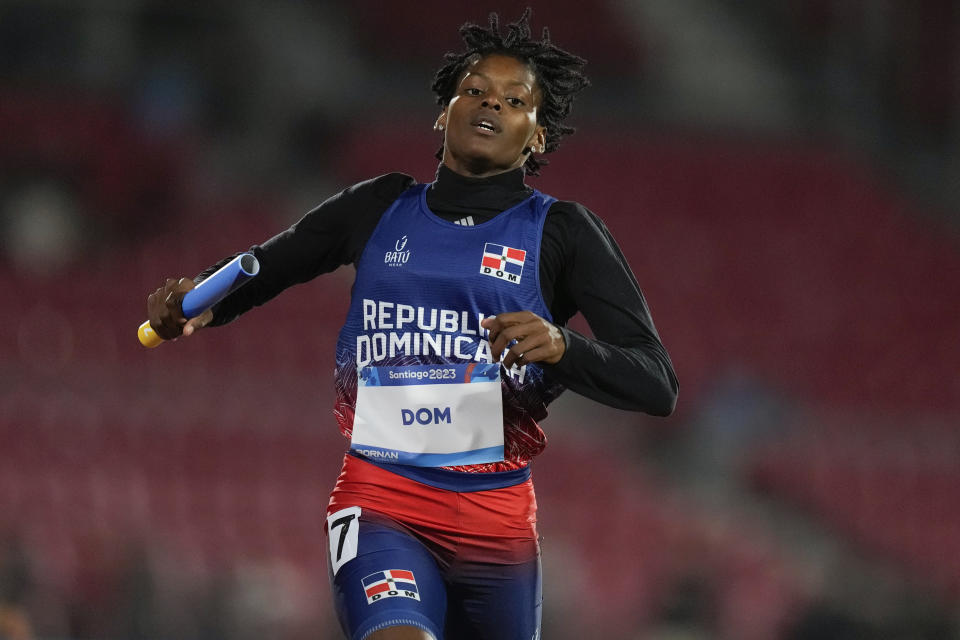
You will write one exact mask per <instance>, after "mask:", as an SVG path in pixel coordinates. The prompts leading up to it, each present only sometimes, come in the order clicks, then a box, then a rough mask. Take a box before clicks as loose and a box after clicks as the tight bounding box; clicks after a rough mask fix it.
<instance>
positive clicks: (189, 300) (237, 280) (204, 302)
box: [137, 253, 260, 349]
mask: <svg viewBox="0 0 960 640" xmlns="http://www.w3.org/2000/svg"><path fill="white" fill-rule="evenodd" d="M259 272H260V263H259V262H258V261H257V258H256V257H255V256H254V255H253V254H252V253H241V254H240V255H238V256H237V257H236V258H234V259H233V260H231V261H230V262H228V263H227V264H225V265H223V266H222V267H220V268H219V269H217V270H216V271H215V272H214V273H213V275H211V276H210V277H209V278H207V279H206V280H204V281H203V282H201V283H200V284H198V285H197V286H196V287H194V288H193V289H190V291H187V293H186V294H185V295H184V296H183V303H182V304H181V308H182V309H183V317H184V318H187V319H189V318H195V317H196V316H198V315H200V314H201V313H203V312H204V311H206V310H207V309H209V308H210V307H212V306H213V305H215V304H217V303H218V302H220V301H221V300H223V299H224V298H225V297H227V295H229V294H230V293H231V292H233V291H236V290H237V289H239V288H240V287H241V286H243V285H244V284H246V283H247V282H248V281H249V280H250V278H252V277H253V276H255V275H257V274H258V273H259ZM137 337H138V338H140V344H142V345H143V346H145V347H149V348H151V349H152V348H153V347H156V346H157V345H159V344H161V343H162V342H163V338H161V337H160V336H158V335H157V332H156V331H154V330H153V327H151V326H150V321H149V320H147V321H146V322H144V323H143V324H142V325H140V328H139V329H137Z"/></svg>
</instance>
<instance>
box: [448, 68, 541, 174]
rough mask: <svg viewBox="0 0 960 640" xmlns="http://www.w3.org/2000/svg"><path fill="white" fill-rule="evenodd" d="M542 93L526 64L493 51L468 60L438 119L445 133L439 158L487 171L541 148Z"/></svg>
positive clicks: (515, 163) (458, 167)
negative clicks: (539, 110) (470, 60)
mask: <svg viewBox="0 0 960 640" xmlns="http://www.w3.org/2000/svg"><path fill="white" fill-rule="evenodd" d="M542 97H543V94H542V92H541V91H540V88H539V86H537V79H536V76H534V74H533V71H532V70H531V69H530V66H529V65H527V64H526V63H524V62H521V61H520V60H517V59H516V58H512V57H510V56H505V55H498V54H492V55H488V56H486V57H483V58H479V59H478V60H476V61H475V62H473V63H471V64H470V65H468V66H467V70H466V71H465V72H464V74H463V77H462V78H461V79H460V84H459V85H457V88H456V91H455V92H454V94H453V98H452V99H451V100H450V103H449V104H448V105H447V106H446V108H444V110H443V112H442V113H441V114H440V117H439V118H438V119H437V124H438V125H439V126H442V127H443V129H444V131H445V132H446V133H445V138H444V144H443V164H445V165H446V166H447V167H449V168H450V169H452V170H453V171H456V172H457V173H460V174H462V175H466V176H473V177H483V176H490V175H494V174H497V173H502V172H504V171H509V170H511V169H516V168H517V167H519V166H521V165H523V163H524V162H526V160H527V157H528V155H529V152H527V153H525V152H524V150H525V149H533V150H534V151H537V152H538V153H542V152H543V146H544V144H545V143H546V129H545V128H544V127H542V126H540V125H538V124H537V112H538V109H539V108H540V102H541V100H542Z"/></svg>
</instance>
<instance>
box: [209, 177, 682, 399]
mask: <svg viewBox="0 0 960 640" xmlns="http://www.w3.org/2000/svg"><path fill="white" fill-rule="evenodd" d="M415 183H416V182H415V180H414V179H413V178H411V177H410V176H407V175H404V174H401V173H391V174H387V175H383V176H380V177H378V178H374V179H372V180H367V181H365V182H361V183H358V184H356V185H354V186H352V187H349V188H348V189H346V190H344V191H342V192H340V193H339V194H337V195H335V196H333V197H331V198H330V199H328V200H326V201H325V202H324V203H323V204H321V205H320V206H318V207H316V208H315V209H313V210H312V211H310V212H309V213H307V214H306V215H305V216H304V217H303V218H302V219H301V220H300V221H299V222H297V223H296V224H294V225H293V226H292V227H290V228H289V229H287V230H286V231H283V232H282V233H280V234H278V235H276V236H274V237H273V238H271V239H270V240H268V241H266V242H265V243H263V244H261V245H255V246H253V247H252V248H251V251H252V252H253V254H254V255H255V256H256V257H257V259H258V260H259V261H260V272H259V274H258V275H257V277H256V278H254V279H252V280H251V281H250V282H249V283H247V284H246V285H245V286H243V287H241V288H240V289H238V290H237V291H235V292H233V293H232V294H230V295H229V296H227V297H226V298H224V299H223V300H222V301H221V302H220V303H219V304H217V305H216V306H214V308H213V311H214V318H213V321H212V322H211V325H221V324H225V323H227V322H230V321H231V320H233V319H235V318H236V317H237V316H239V315H240V314H242V313H244V312H245V311H248V310H249V309H251V308H253V307H255V306H258V305H261V304H263V303H265V302H267V301H268V300H270V299H271V298H273V297H274V296H276V295H277V294H279V293H280V292H281V291H283V290H284V289H286V288H287V287H290V286H292V285H294V284H298V283H301V282H306V281H308V280H311V279H312V278H314V277H316V276H318V275H320V274H323V273H328V272H331V271H333V270H335V269H336V268H338V267H340V266H341V265H344V264H356V262H357V260H359V258H360V254H361V253H362V251H363V248H364V246H365V245H366V242H367V240H368V239H369V238H370V236H371V234H372V233H373V230H374V228H375V227H376V226H377V223H378V222H379V221H380V217H381V216H382V215H383V213H384V212H385V211H386V210H387V208H389V206H390V205H391V204H392V203H393V201H394V200H396V199H397V197H398V196H399V195H400V194H401V193H403V192H404V191H405V190H406V189H408V188H410V187H411V186H413V185H414V184H415ZM532 193H533V191H532V189H531V188H530V187H528V186H527V185H526V184H525V182H524V173H523V170H522V169H516V170H513V171H509V172H506V173H502V174H499V175H496V176H493V177H490V178H468V177H465V176H461V175H459V174H457V173H455V172H453V171H451V170H450V169H448V168H446V167H445V166H443V165H440V168H439V169H438V171H437V179H436V181H435V182H434V183H433V185H432V186H431V187H430V189H429V190H428V191H427V205H428V206H429V207H430V209H431V211H433V212H434V213H435V214H437V215H438V216H440V217H441V218H444V219H446V220H449V221H465V223H466V224H480V223H482V222H485V221H487V220H489V219H491V218H492V217H494V216H496V215H497V214H498V213H500V212H502V211H505V210H507V209H509V208H510V207H512V206H513V205H515V204H518V203H519V202H521V201H522V200H524V199H525V198H527V197H529V196H530V195H532ZM228 260H229V258H227V259H224V260H222V261H220V262H219V263H217V264H216V265H213V266H211V267H210V268H209V269H207V270H205V271H204V272H203V273H202V274H200V275H199V276H198V277H197V279H196V280H197V281H198V282H199V281H201V280H203V279H204V278H205V277H207V276H208V275H209V274H211V273H213V272H214V271H215V270H216V269H218V268H219V267H220V266H222V265H223V264H225V263H226V262H227V261H228ZM539 269H540V285H541V288H542V292H543V299H544V302H545V303H546V305H547V308H549V309H550V313H551V314H552V315H553V322H554V323H555V324H556V325H557V326H558V327H560V330H561V332H562V333H563V338H564V340H565V341H566V351H565V352H564V355H563V357H562V358H561V359H560V361H559V362H558V363H556V364H554V365H549V364H544V363H540V364H541V365H542V366H543V368H544V371H545V372H547V374H548V375H550V376H552V377H554V378H555V379H556V380H557V381H558V382H560V383H561V384H563V385H564V386H566V387H567V388H569V389H571V390H572V391H575V392H577V393H579V394H581V395H584V396H586V397H588V398H591V399H593V400H596V401H598V402H601V403H603V404H606V405H609V406H612V407H616V408H619V409H628V410H633V411H643V412H645V413H650V414H653V415H669V414H670V413H671V412H672V411H673V408H674V406H675V404H676V399H677V390H678V385H677V377H676V374H675V373H674V370H673V364H672V363H671V361H670V356H669V355H668V354H667V351H666V349H665V348H664V347H663V344H662V342H661V341H660V337H659V335H658V334H657V330H656V328H655V327H654V324H653V319H652V318H651V316H650V311H649V309H648V307H647V303H646V300H645V299H644V297H643V293H642V292H641V290H640V287H639V285H638V284H637V281H636V278H635V277H634V275H633V273H632V271H631V270H630V267H629V265H628V264H627V261H626V258H624V256H623V253H622V252H621V251H620V247H619V246H617V243H616V242H615V241H614V239H613V237H612V236H611V235H610V232H609V231H608V230H607V228H606V226H605V225H604V224H603V222H602V221H601V220H600V218H598V217H597V216H596V215H595V214H594V213H592V212H591V211H590V210H588V209H587V208H586V207H584V206H583V205H581V204H578V203H576V202H569V201H557V202H555V203H554V204H553V205H552V206H551V207H550V210H549V212H548V213H547V218H546V221H545V222H544V226H543V240H542V244H541V248H540V264H539ZM514 311H522V309H515V310H514ZM577 311H580V312H581V313H582V314H583V316H584V317H585V318H586V320H587V322H588V324H589V325H590V328H591V330H592V331H593V334H594V336H595V338H588V337H586V336H584V335H582V334H580V333H577V332H576V331H573V330H571V329H569V328H567V327H565V326H564V325H566V323H567V321H568V320H569V319H570V318H571V317H572V316H573V315H574V314H575V313H576V312H577Z"/></svg>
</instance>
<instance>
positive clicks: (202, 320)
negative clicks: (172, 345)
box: [183, 309, 213, 336]
mask: <svg viewBox="0 0 960 640" xmlns="http://www.w3.org/2000/svg"><path fill="white" fill-rule="evenodd" d="M211 320H213V311H211V310H210V309H207V310H206V311H204V312H203V313H201V314H200V315H198V316H197V317H195V318H192V319H190V320H189V321H188V322H187V323H186V324H185V325H183V335H185V336H190V335H193V334H194V333H195V332H197V331H199V330H200V329H203V328H204V327H205V326H207V325H208V324H209V323H210V321H211Z"/></svg>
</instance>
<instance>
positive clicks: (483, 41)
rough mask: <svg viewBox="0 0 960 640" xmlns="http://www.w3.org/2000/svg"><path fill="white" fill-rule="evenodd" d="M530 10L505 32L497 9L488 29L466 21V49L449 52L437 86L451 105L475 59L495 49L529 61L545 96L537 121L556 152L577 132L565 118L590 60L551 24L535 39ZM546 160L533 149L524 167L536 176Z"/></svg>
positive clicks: (549, 147)
mask: <svg viewBox="0 0 960 640" xmlns="http://www.w3.org/2000/svg"><path fill="white" fill-rule="evenodd" d="M530 14H531V10H530V8H529V7H527V9H526V10H525V11H524V12H523V15H522V16H520V19H519V20H517V21H516V22H514V23H511V24H508V25H507V34H506V35H505V36H504V35H501V33H500V17H499V16H498V15H497V14H496V13H491V14H490V25H489V27H487V28H483V27H481V26H479V25H476V24H473V23H469V22H468V23H466V24H464V25H463V26H461V27H460V36H461V37H462V38H463V42H464V44H465V45H466V50H465V51H462V52H461V53H452V52H450V53H447V54H446V55H445V56H444V59H445V60H446V64H445V65H444V66H442V67H441V68H440V69H439V70H438V71H437V74H436V76H435V77H434V79H433V86H432V87H431V88H432V89H433V91H434V93H436V94H437V104H439V105H440V106H442V107H446V106H447V105H448V104H450V101H451V100H452V99H453V96H454V94H455V93H456V90H457V84H458V83H459V81H460V78H461V77H462V76H463V73H464V71H465V70H466V69H467V67H468V66H469V65H470V64H471V63H473V62H474V61H476V60H478V59H480V58H482V57H484V56H487V55H490V54H503V55H507V56H511V57H513V58H517V59H518V60H521V61H523V62H525V63H526V64H528V65H529V66H530V68H531V69H532V70H533V74H534V76H535V77H536V79H537V85H538V86H539V87H540V90H541V92H542V95H543V100H542V104H541V105H540V109H538V111H537V124H539V125H542V126H544V127H545V128H546V130H547V134H546V144H545V147H544V151H545V153H550V152H552V151H555V150H556V149H557V147H559V146H560V139H561V138H563V137H564V136H568V135H570V134H572V133H573V132H574V131H575V129H574V128H573V127H569V126H566V125H564V124H563V120H564V118H566V117H567V116H568V115H570V109H571V108H572V107H573V99H574V98H575V97H576V95H577V94H578V93H579V92H580V91H581V90H582V89H583V88H584V87H587V86H589V85H590V81H589V80H587V78H586V76H584V75H583V73H582V71H581V70H582V69H583V66H584V65H585V64H586V63H587V61H586V60H584V59H583V58H580V57H579V56H575V55H573V54H572V53H568V52H566V51H564V50H563V49H560V48H559V47H557V46H556V45H554V44H553V43H551V42H550V31H549V30H548V29H547V28H546V27H544V28H543V35H542V36H541V39H540V40H533V39H531V37H530V34H531V32H530ZM437 159H438V160H439V159H443V147H441V148H440V150H439V151H437ZM546 164H547V161H546V160H543V159H542V158H541V159H540V160H538V159H537V158H535V157H534V156H533V154H532V153H531V154H530V155H529V156H528V157H527V160H526V162H524V165H523V166H524V168H525V169H526V171H527V173H528V174H530V175H534V176H535V175H539V169H540V167H541V166H542V165H546Z"/></svg>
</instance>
